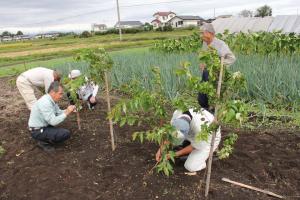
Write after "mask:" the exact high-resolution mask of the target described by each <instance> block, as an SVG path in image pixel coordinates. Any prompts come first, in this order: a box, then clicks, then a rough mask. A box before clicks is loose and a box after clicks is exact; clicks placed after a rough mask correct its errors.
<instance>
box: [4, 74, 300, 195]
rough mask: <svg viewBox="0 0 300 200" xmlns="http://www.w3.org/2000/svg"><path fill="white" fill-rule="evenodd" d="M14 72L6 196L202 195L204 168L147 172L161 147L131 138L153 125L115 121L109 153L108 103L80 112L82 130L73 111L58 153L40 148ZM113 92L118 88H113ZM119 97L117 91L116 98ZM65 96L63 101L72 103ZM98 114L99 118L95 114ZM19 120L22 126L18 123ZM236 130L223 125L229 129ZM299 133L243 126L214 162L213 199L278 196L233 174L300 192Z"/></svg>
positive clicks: (8, 102)
mask: <svg viewBox="0 0 300 200" xmlns="http://www.w3.org/2000/svg"><path fill="white" fill-rule="evenodd" d="M10 79H11V78H1V79H0V81H1V82H0V85H1V86H2V87H1V88H0V108H1V114H0V118H1V120H0V135H1V143H2V146H3V147H4V149H6V152H7V153H5V154H4V156H3V157H2V158H1V159H0V171H1V173H0V180H1V181H0V199H1V200H7V199H14V200H17V199H30V200H40V199H41V198H42V199H74V200H76V199H91V200H94V199H107V198H113V199H124V198H126V199H199V197H201V196H203V193H204V183H203V184H202V188H201V189H199V183H200V181H201V180H202V179H203V174H204V171H201V172H200V173H198V174H197V175H196V176H187V175H185V174H184V172H185V169H184V167H183V162H180V161H179V162H177V163H176V166H175V174H174V175H172V176H170V177H168V178H166V177H165V176H164V175H162V174H156V173H154V174H152V175H148V172H149V170H150V169H151V168H152V167H153V166H154V164H155V160H154V154H155V151H156V149H157V146H156V145H154V144H151V143H144V144H143V145H141V144H140V143H138V142H132V137H131V133H132V132H133V131H136V130H141V129H146V128H147V127H137V126H134V127H128V126H125V127H123V128H118V127H117V126H116V127H115V134H116V138H117V140H116V143H117V148H116V151H115V152H113V153H112V152H111V146H110V137H109V126H108V123H107V120H106V102H105V100H104V99H103V98H101V100H100V103H99V105H98V107H96V108H97V109H96V110H95V111H94V112H91V111H88V110H84V111H82V114H81V118H82V127H83V130H82V131H78V130H77V127H76V116H75V115H73V116H71V117H70V118H69V119H67V121H66V122H64V123H63V124H62V126H63V127H65V128H69V129H70V130H71V131H72V136H71V139H70V140H69V141H68V142H67V143H66V145H65V146H64V145H63V146H60V147H57V149H56V153H55V154H47V153H45V152H43V151H41V150H40V149H38V148H37V147H36V146H35V144H34V142H33V140H32V139H31V138H30V137H29V132H28V131H27V129H26V127H27V120H28V117H29V111H28V110H27V108H26V107H25V104H24V103H23V100H22V98H21V96H20V95H19V93H18V91H17V89H16V87H15V86H12V85H11V84H10ZM114 96H115V95H114ZM117 100H118V98H117V97H114V98H113V102H116V101H117ZM66 105H67V101H63V102H62V106H66ZM95 119H96V120H95ZM16 127H18V128H16ZM230 131H231V130H229V129H226V130H224V133H223V134H224V135H226V134H227V133H228V132H230ZM299 143H300V132H299V131H292V130H288V129H283V130H280V129H269V130H263V131H254V132H249V131H241V133H240V138H239V140H238V142H237V143H236V145H235V150H234V153H233V154H232V156H231V157H230V158H229V159H225V160H217V161H214V162H213V174H212V184H211V192H210V199H220V200H221V199H249V200H252V199H262V200H266V199H270V200H271V199H274V198H273V197H269V196H266V195H263V194H261V193H256V192H253V191H249V190H246V189H241V188H239V187H236V186H232V185H230V184H227V183H224V182H222V181H221V178H223V177H227V178H230V179H232V180H235V181H240V182H243V183H246V184H250V185H253V186H256V187H260V188H264V189H267V190H270V191H273V192H276V193H278V194H280V195H284V196H288V197H289V198H288V199H296V198H295V197H297V196H298V197H299V195H300V194H299V187H300V185H299V183H300V181H299V176H297V174H299V173H300V169H299V167H298V166H299V164H300V159H299V153H300V148H299Z"/></svg>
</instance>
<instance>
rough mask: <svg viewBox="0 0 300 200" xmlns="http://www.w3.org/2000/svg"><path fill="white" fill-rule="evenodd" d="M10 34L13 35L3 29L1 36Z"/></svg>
mask: <svg viewBox="0 0 300 200" xmlns="http://www.w3.org/2000/svg"><path fill="white" fill-rule="evenodd" d="M12 35H13V34H11V33H10V32H8V31H3V32H2V35H1V36H2V37H3V36H12Z"/></svg>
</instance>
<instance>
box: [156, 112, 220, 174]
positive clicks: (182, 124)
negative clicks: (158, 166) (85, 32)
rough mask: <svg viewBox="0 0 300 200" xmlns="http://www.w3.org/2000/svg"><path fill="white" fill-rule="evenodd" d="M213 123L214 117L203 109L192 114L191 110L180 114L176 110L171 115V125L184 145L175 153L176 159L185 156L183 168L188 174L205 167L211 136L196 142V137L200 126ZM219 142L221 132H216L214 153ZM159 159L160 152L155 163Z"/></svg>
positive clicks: (159, 151)
mask: <svg viewBox="0 0 300 200" xmlns="http://www.w3.org/2000/svg"><path fill="white" fill-rule="evenodd" d="M213 121H214V116H213V115H212V114H211V113H210V112H208V111H207V110H205V109H201V110H200V111H199V112H194V111H193V109H190V110H189V111H186V112H182V111H180V110H176V111H175V112H174V113H173V117H172V120H171V124H172V125H173V126H174V127H175V128H176V130H177V137H178V139H179V140H180V141H181V142H184V144H183V145H182V146H181V147H182V148H181V149H179V150H177V151H176V152H175V156H176V157H181V156H186V155H188V157H187V160H186V161H185V163H184V167H185V168H186V169H187V170H188V171H189V172H196V171H200V170H202V169H204V168H205V167H206V160H207V158H208V157H209V151H210V141H211V136H209V137H208V140H207V141H197V140H196V135H197V134H198V133H200V131H201V125H203V124H205V123H207V125H210V124H211V123H212V122H213ZM220 140H221V130H220V128H219V129H218V131H217V134H216V139H215V143H214V151H215V150H216V149H217V147H218V145H219V143H220ZM160 159H161V150H160V148H159V149H158V151H157V153H156V161H160Z"/></svg>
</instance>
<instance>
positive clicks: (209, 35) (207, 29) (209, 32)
mask: <svg viewBox="0 0 300 200" xmlns="http://www.w3.org/2000/svg"><path fill="white" fill-rule="evenodd" d="M200 30H201V37H202V40H203V45H202V50H207V49H208V46H210V47H213V48H214V49H216V50H217V52H218V55H219V57H220V58H221V57H223V58H224V65H225V66H228V65H232V64H233V63H234V62H235V60H236V58H235V56H234V54H233V53H232V52H231V50H230V49H229V47H228V45H227V44H226V43H225V42H224V41H223V40H220V39H218V38H216V37H215V29H214V27H213V25H212V24H210V23H205V24H204V25H203V26H202V27H201V29H200ZM199 67H200V70H202V81H204V82H206V81H208V79H209V74H208V71H207V69H206V66H205V64H204V63H200V65H199ZM198 102H199V104H200V106H201V107H202V108H205V109H207V110H208V109H209V105H208V98H207V95H206V94H203V93H199V94H198Z"/></svg>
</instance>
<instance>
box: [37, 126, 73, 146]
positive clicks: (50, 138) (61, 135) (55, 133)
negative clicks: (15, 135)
mask: <svg viewBox="0 0 300 200" xmlns="http://www.w3.org/2000/svg"><path fill="white" fill-rule="evenodd" d="M31 136H32V138H33V139H35V140H38V141H42V142H47V143H51V144H55V143H61V142H64V141H66V140H67V139H69V138H70V131H69V130H67V129H64V128H56V127H53V126H48V127H45V128H42V129H39V130H34V131H31Z"/></svg>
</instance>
